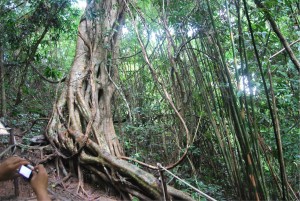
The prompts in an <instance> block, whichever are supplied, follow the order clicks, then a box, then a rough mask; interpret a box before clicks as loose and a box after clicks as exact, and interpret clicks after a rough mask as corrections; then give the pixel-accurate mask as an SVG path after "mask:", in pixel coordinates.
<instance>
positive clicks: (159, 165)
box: [157, 163, 217, 201]
mask: <svg viewBox="0 0 300 201" xmlns="http://www.w3.org/2000/svg"><path fill="white" fill-rule="evenodd" d="M157 166H158V167H160V168H161V169H163V170H165V171H166V172H167V173H169V174H170V175H172V176H173V177H175V178H176V179H178V180H179V181H181V182H182V183H184V184H186V185H187V186H189V187H190V188H192V189H193V190H195V191H196V192H197V193H199V194H200V195H202V196H204V197H206V198H207V199H209V200H211V201H217V200H216V199H214V198H212V197H210V196H209V195H207V194H205V193H203V192H202V191H200V190H199V189H197V188H195V187H194V186H192V185H190V184H189V183H187V182H186V181H184V180H182V179H180V178H179V177H178V176H176V175H175V174H173V173H172V172H170V171H169V170H167V169H166V168H164V167H163V166H162V165H161V164H159V163H158V164H157Z"/></svg>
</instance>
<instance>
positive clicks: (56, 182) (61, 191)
mask: <svg viewBox="0 0 300 201" xmlns="http://www.w3.org/2000/svg"><path fill="white" fill-rule="evenodd" d="M0 137H1V136H0ZM17 141H21V139H17ZM7 147H8V145H7V144H2V143H1V142H0V153H2V152H3V151H4V150H5V149H6V148H7ZM36 148H39V147H38V146H37V147H36ZM44 154H45V153H44V151H42V152H41V150H39V149H35V150H29V149H26V147H25V148H24V149H23V150H21V149H20V148H18V149H16V151H15V153H14V155H18V156H20V157H23V158H26V159H27V160H29V161H31V162H32V163H33V164H36V163H37V162H38V161H41V159H42V157H44V156H45V155H44ZM10 156H11V152H10V151H9V152H8V153H6V154H5V156H4V157H2V158H1V160H0V162H2V161H3V160H4V159H6V158H8V157H10ZM44 166H45V168H46V170H47V172H48V175H49V185H48V192H49V195H50V197H51V199H52V200H57V201H58V200H72V201H82V200H89V201H90V200H101V201H116V200H119V199H118V198H116V197H115V196H113V195H112V193H111V192H109V190H106V191H105V190H104V189H101V187H100V186H99V185H98V186H96V185H91V184H87V183H85V184H84V190H85V194H83V193H82V191H81V192H79V193H77V187H78V179H77V178H76V176H73V175H72V176H71V177H70V178H68V179H67V180H64V181H63V182H62V180H63V178H59V177H58V176H57V172H56V168H55V165H54V163H53V161H52V162H48V163H46V164H44ZM15 183H17V184H15ZM16 188H17V189H18V188H19V191H18V190H17V189H16ZM16 191H18V192H19V195H16V194H18V192H16ZM1 200H9V201H13V200H17V201H18V200H26V201H34V200H36V196H35V194H34V193H33V191H32V189H31V186H30V184H29V183H28V181H26V180H24V179H23V178H21V177H18V178H17V179H16V181H13V180H12V181H5V182H0V201H1Z"/></svg>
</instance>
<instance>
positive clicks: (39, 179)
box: [30, 165, 51, 201]
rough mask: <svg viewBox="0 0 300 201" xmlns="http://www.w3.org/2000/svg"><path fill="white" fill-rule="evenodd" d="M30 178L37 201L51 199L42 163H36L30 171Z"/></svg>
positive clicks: (46, 175)
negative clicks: (33, 169)
mask: <svg viewBox="0 0 300 201" xmlns="http://www.w3.org/2000/svg"><path fill="white" fill-rule="evenodd" d="M32 174H33V175H32V178H31V180H30V184H31V187H32V189H33V191H34V193H35V194H36V196H37V200H38V201H41V200H42V201H48V200H51V199H50V197H49V195H48V191H47V187H48V174H47V172H46V169H45V168H44V166H43V165H38V166H36V167H35V171H32Z"/></svg>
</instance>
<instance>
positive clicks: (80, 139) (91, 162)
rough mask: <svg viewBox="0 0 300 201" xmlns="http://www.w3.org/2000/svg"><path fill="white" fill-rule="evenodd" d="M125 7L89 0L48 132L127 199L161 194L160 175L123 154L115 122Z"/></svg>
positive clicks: (62, 150)
mask: <svg viewBox="0 0 300 201" xmlns="http://www.w3.org/2000/svg"><path fill="white" fill-rule="evenodd" d="M124 11H125V7H124V0H102V1H101V0H100V1H88V5H87V8H86V10H85V13H84V15H83V16H82V18H81V20H80V24H79V27H78V37H77V46H76V54H75V58H74V61H73V64H72V68H71V71H70V75H69V77H68V81H67V84H66V85H65V86H64V88H63V90H62V93H61V95H60V97H59V98H58V100H57V102H56V103H55V105H54V109H53V116H52V118H51V120H50V122H49V126H48V132H47V137H48V138H49V141H50V142H51V144H52V145H53V146H54V147H55V148H56V150H57V153H59V155H60V156H61V157H63V158H65V159H72V161H77V160H73V159H74V158H75V157H76V158H78V159H79V160H78V161H79V165H81V166H83V165H84V168H86V169H89V170H90V171H91V173H92V174H95V175H97V176H99V177H100V178H101V179H102V180H104V181H105V182H109V183H111V184H112V185H113V186H114V187H115V188H116V189H117V190H119V192H120V194H121V195H123V197H124V198H125V199H128V198H129V196H128V195H129V194H131V195H135V196H137V197H139V198H141V199H160V198H161V190H160V185H159V182H157V180H156V178H155V177H154V176H152V175H150V174H149V173H147V172H145V171H143V170H141V169H139V168H137V167H135V166H133V165H131V164H130V163H128V162H126V161H123V160H120V159H118V158H117V157H119V156H122V155H123V148H122V146H121V145H120V143H119V140H118V137H117V136H116V133H115V129H114V125H113V119H112V112H111V99H112V96H113V94H114V91H115V86H114V82H113V80H114V79H115V78H116V77H117V76H118V70H117V67H118V60H117V59H118V51H119V39H118V33H119V30H120V26H121V25H122V23H123V20H124V19H123V17H124ZM78 170H79V171H80V168H79V169H78ZM80 175H81V174H80V173H78V176H79V179H80ZM168 191H169V193H170V194H171V195H173V196H174V198H179V199H185V200H192V199H191V198H190V197H189V196H187V195H185V194H183V193H182V192H180V191H177V190H175V189H173V188H171V187H169V188H168Z"/></svg>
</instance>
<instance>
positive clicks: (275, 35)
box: [119, 0, 299, 200]
mask: <svg viewBox="0 0 300 201" xmlns="http://www.w3.org/2000/svg"><path fill="white" fill-rule="evenodd" d="M149 3H150V2H144V3H140V4H139V5H135V4H131V6H132V7H130V10H131V11H132V12H135V13H136V15H135V17H133V16H131V17H132V18H129V19H128V18H127V20H128V23H129V24H127V25H125V26H126V31H125V32H126V33H124V37H125V38H126V37H128V38H127V40H126V39H124V41H123V42H124V46H122V48H123V49H122V50H123V52H122V53H123V55H124V58H125V59H123V60H122V61H123V62H122V65H123V66H124V67H122V68H121V69H122V70H121V71H122V75H121V79H122V78H123V80H122V82H121V83H120V85H121V87H120V89H119V92H120V99H122V100H123V102H124V109H125V110H127V112H128V113H129V116H133V119H134V120H133V122H134V121H135V119H139V120H136V122H135V125H134V126H133V125H127V127H125V128H127V129H128V130H129V131H130V132H133V133H135V134H136V137H140V138H142V141H141V142H139V140H140V139H139V138H137V139H136V140H129V142H130V143H134V144H135V146H137V147H141V146H144V145H146V146H147V145H149V146H150V147H151V149H147V150H145V149H143V148H139V149H138V151H135V152H133V153H132V152H131V154H132V157H135V158H137V159H141V160H144V161H149V162H150V161H152V162H153V159H149V156H150V157H158V158H159V159H160V160H162V161H169V160H170V157H169V156H170V155H171V156H172V158H171V160H173V161H174V160H175V159H176V158H178V157H180V154H182V152H183V150H184V147H185V145H186V144H185V143H187V142H186V140H185V136H184V135H185V132H184V128H183V127H182V126H180V121H179V120H178V119H177V118H176V114H175V113H174V112H172V109H171V108H170V107H169V106H168V101H167V98H166V96H165V94H164V88H167V90H168V91H169V92H171V97H172V100H173V101H174V102H175V104H176V108H177V109H178V110H179V112H180V114H181V115H182V116H183V117H184V119H185V121H186V123H187V125H188V127H189V129H190V131H191V133H192V136H191V143H192V146H191V148H190V154H189V156H188V157H187V160H186V163H187V164H186V166H188V167H189V168H188V170H181V171H182V172H184V171H188V172H189V173H190V175H196V177H198V180H199V178H206V179H207V180H206V182H208V183H215V184H218V185H221V186H223V187H224V188H225V189H226V192H225V195H231V194H234V195H235V196H237V198H239V199H242V200H249V199H251V200H252V199H255V200H268V199H276V198H281V199H284V200H290V199H296V197H297V195H296V192H295V189H297V185H298V184H297V182H296V180H294V179H293V178H296V177H297V176H296V175H297V172H298V171H297V166H298V165H297V164H298V163H297V162H295V161H296V160H297V159H296V155H294V156H293V157H294V158H293V157H292V158H293V159H292V158H289V157H290V156H288V153H290V151H288V149H289V148H291V149H292V150H297V149H298V148H299V147H298V145H296V144H294V143H292V144H293V145H294V146H291V147H284V145H283V143H284V141H283V140H282V138H284V139H285V140H286V139H288V138H290V137H291V138H292V139H293V140H297V139H299V134H297V127H298V120H297V118H298V117H299V110H298V109H297V101H298V100H299V99H298V98H299V97H298V95H299V93H298V90H299V88H298V87H299V85H298V81H297V79H298V75H299V63H297V62H299V61H298V60H297V58H299V48H298V49H297V47H299V44H298V45H295V46H294V47H292V46H290V43H292V42H294V41H296V43H297V39H298V38H299V23H298V22H299V17H298V15H297V13H299V3H298V4H297V2H294V3H293V2H292V1H288V2H284V3H283V2H282V3H279V4H277V3H276V2H275V1H266V2H260V1H255V2H251V1H238V0H236V1H208V0H207V1H182V2H178V1H163V2H157V3H155V2H153V3H152V4H151V3H150V4H149ZM280 6H285V8H286V10H284V14H283V13H281V14H280V15H279V14H278V13H276V10H279V9H280V8H279V7H280ZM281 12H283V11H282V10H281ZM149 13H151V14H149ZM287 18H288V21H285V20H286V19H287ZM283 21H284V24H282V23H283ZM132 26H136V27H138V28H137V29H139V31H138V32H136V36H137V37H140V38H143V42H142V44H141V43H140V41H138V40H134V39H132V37H134V36H132V34H133V33H134V29H135V28H136V27H132ZM278 27H280V29H279V28H278ZM127 29H128V30H127ZM288 30H289V31H288ZM297 30H298V31H297ZM133 41H135V42H133ZM287 41H288V42H287ZM298 41H299V40H298ZM130 44H131V46H130V47H128V45H130ZM275 44H277V45H278V46H277V47H276V45H275ZM274 45H275V46H274ZM286 45H287V46H288V48H289V50H290V51H291V54H290V53H287V52H288V51H289V50H288V49H287V48H286V47H287V46H286ZM143 46H144V47H145V48H146V51H142V50H141V48H143ZM284 47H285V48H286V49H285V50H284V51H283V52H280V53H279V54H276V55H274V54H275V53H277V52H279V51H280V50H281V49H282V48H284ZM132 50H135V51H134V53H132ZM130 54H131V55H132V56H130ZM273 55H274V56H273ZM294 59H295V60H294ZM147 60H149V62H150V64H149V62H148V61H147ZM283 60H284V61H283ZM143 62H144V63H143ZM147 66H148V67H149V68H148V67H147ZM151 66H154V69H153V67H151ZM282 71H284V73H282ZM151 74H152V75H153V74H155V76H152V77H151V76H150V77H149V75H151ZM122 76H124V77H122ZM156 76H158V77H159V78H157V77H156ZM147 79H150V80H151V79H152V80H153V83H148V82H147V83H145V80H147ZM282 79H283V80H285V81H284V83H285V84H283V83H281V84H279V83H278V81H279V82H280V80H282ZM283 80H282V81H283ZM282 84H283V85H282ZM124 85H125V86H124ZM282 87H283V88H285V87H287V88H285V89H286V90H287V91H285V92H284V93H283V92H282V91H281V89H282ZM280 91H281V92H280ZM154 94H156V95H155V96H153V95H154ZM288 94H289V95H288ZM285 96H290V97H291V99H292V100H293V104H295V105H293V106H292V105H290V106H288V108H285V110H282V109H283V107H284V106H283V105H282V104H284V103H283V99H285V98H284V97H285ZM151 105H152V106H151ZM286 106H287V105H286ZM150 107H152V108H150ZM128 108H129V109H128ZM292 108H294V109H292ZM159 111H160V112H162V111H166V113H167V114H164V115H161V116H160V115H157V113H158V112H159ZM288 111H289V112H288ZM149 112H150V113H149ZM151 112H152V113H154V114H151ZM286 112H288V113H289V114H286ZM123 116H124V115H123ZM153 123H155V125H160V126H154V125H153ZM286 126H287V127H286ZM142 128H143V129H148V131H147V132H146V136H145V132H144V131H143V130H140V129H142ZM141 133H144V135H141ZM288 136H290V137H288ZM292 136H293V137H292ZM130 137H132V136H130ZM125 138H126V137H125ZM125 141H126V139H125ZM169 141H171V142H173V143H174V144H172V145H170V143H169ZM159 142H163V144H160V143H159ZM127 143H128V142H127ZM130 143H128V144H129V145H128V147H131V146H130ZM150 144H152V146H151V145H150ZM153 144H159V145H157V146H158V147H159V148H155V145H153ZM152 147H153V148H152ZM159 150H160V151H159ZM292 150H291V152H293V151H292ZM284 151H286V153H284ZM157 152H158V153H157ZM174 152H175V153H174ZM176 152H177V153H176ZM161 153H163V155H160V154H161ZM193 153H195V154H193ZM158 155H160V156H158ZM288 158H289V159H288ZM291 159H292V160H291ZM184 167H185V166H184ZM184 167H182V168H183V169H184ZM210 168H212V169H213V171H207V170H208V169H210ZM177 171H178V172H181V171H180V170H177ZM190 177H191V178H192V180H193V179H195V177H193V176H190ZM220 178H223V179H220ZM193 182H194V183H195V184H196V185H198V186H199V187H201V185H199V182H197V179H196V181H195V180H193ZM179 185H180V184H179Z"/></svg>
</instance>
